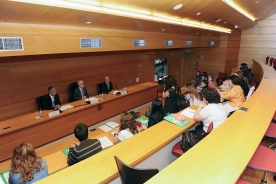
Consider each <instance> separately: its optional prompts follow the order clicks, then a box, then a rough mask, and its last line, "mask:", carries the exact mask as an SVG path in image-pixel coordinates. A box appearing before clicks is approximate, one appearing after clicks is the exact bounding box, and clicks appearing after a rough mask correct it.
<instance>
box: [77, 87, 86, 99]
mask: <svg viewBox="0 0 276 184" xmlns="http://www.w3.org/2000/svg"><path fill="white" fill-rule="evenodd" d="M83 96H86V97H87V98H88V97H89V94H88V92H87V89H86V87H83ZM81 99H82V96H81V91H80V88H79V87H77V88H76V89H75V90H74V100H81Z"/></svg>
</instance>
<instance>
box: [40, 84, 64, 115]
mask: <svg viewBox="0 0 276 184" xmlns="http://www.w3.org/2000/svg"><path fill="white" fill-rule="evenodd" d="M42 105H43V108H44V109H45V110H58V109H60V106H61V103H60V100H59V96H58V94H57V90H56V88H54V86H49V87H48V94H47V95H45V96H44V97H43V104H42Z"/></svg>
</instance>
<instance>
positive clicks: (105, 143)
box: [98, 136, 114, 149]
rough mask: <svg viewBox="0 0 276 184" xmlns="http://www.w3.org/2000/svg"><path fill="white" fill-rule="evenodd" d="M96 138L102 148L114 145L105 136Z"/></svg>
mask: <svg viewBox="0 0 276 184" xmlns="http://www.w3.org/2000/svg"><path fill="white" fill-rule="evenodd" d="M98 140H99V141H100V142H101V145H102V148H103V149H104V148H107V147H109V146H112V145H114V144H113V143H112V142H111V141H110V140H109V139H108V138H107V137H106V136H104V137H101V138H98Z"/></svg>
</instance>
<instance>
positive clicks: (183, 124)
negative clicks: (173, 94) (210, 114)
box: [164, 114, 190, 127]
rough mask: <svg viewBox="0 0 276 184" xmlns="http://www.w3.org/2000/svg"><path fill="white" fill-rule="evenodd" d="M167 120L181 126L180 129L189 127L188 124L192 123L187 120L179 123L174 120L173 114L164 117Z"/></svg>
mask: <svg viewBox="0 0 276 184" xmlns="http://www.w3.org/2000/svg"><path fill="white" fill-rule="evenodd" d="M164 119H165V120H167V121H169V122H171V123H173V124H175V125H177V126H180V127H184V126H185V125H187V124H188V123H190V120H187V121H177V120H175V119H174V118H173V114H170V115H168V116H165V117H164Z"/></svg>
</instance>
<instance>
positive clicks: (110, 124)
mask: <svg viewBox="0 0 276 184" xmlns="http://www.w3.org/2000/svg"><path fill="white" fill-rule="evenodd" d="M106 125H107V126H109V127H111V128H116V127H118V126H120V124H119V123H116V122H112V121H110V122H107V123H106Z"/></svg>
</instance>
